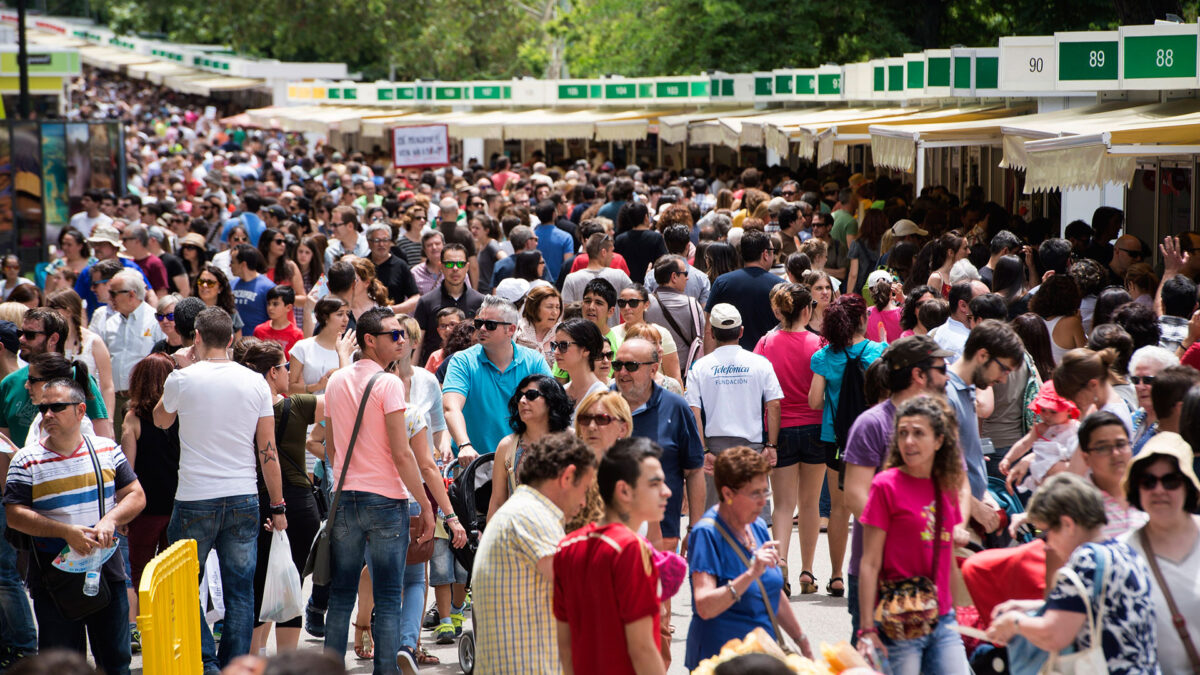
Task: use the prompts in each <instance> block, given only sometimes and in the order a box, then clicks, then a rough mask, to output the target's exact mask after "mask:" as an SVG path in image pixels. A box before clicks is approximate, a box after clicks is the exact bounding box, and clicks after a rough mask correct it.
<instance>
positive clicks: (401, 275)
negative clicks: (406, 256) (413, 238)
mask: <svg viewBox="0 0 1200 675" xmlns="http://www.w3.org/2000/svg"><path fill="white" fill-rule="evenodd" d="M375 278H377V279H379V283H381V284H383V285H384V287H385V288H387V290H388V295H389V296H391V298H392V302H397V303H399V302H404V301H405V300H407V299H409V298H411V297H412V296H414V295H419V294H420V291H419V290H418V289H417V282H416V280H415V279H413V275H412V268H410V267H409V266H408V263H406V262H404V261H403V260H401V259H400V258H397V257H396V256H394V255H393V256H391V257H389V258H388V259H387V260H384V261H383V262H382V263H380V264H378V265H376V266H375Z"/></svg>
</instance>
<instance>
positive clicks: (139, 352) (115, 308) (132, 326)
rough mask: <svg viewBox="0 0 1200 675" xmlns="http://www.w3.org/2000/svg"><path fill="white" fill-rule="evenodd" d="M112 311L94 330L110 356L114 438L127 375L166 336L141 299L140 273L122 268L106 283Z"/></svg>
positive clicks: (126, 399) (121, 417) (122, 411)
mask: <svg viewBox="0 0 1200 675" xmlns="http://www.w3.org/2000/svg"><path fill="white" fill-rule="evenodd" d="M108 295H109V298H110V302H109V305H110V309H111V311H110V312H109V313H108V315H107V316H106V318H105V320H104V323H103V324H101V325H95V324H93V326H92V330H93V331H95V332H96V333H97V334H98V335H99V336H100V339H102V340H103V341H104V345H105V346H106V347H108V352H109V354H111V355H112V378H113V390H114V392H115V395H116V397H115V399H114V403H115V405H114V406H113V410H112V419H113V426H114V430H115V431H116V433H117V438H120V437H121V425H122V422H124V418H125V406H126V404H128V402H129V376H130V374H131V373H132V372H133V367H134V366H135V365H137V363H138V361H141V360H142V359H144V358H146V355H148V354H149V353H150V352H151V350H153V349H154V344H155V343H156V342H158V341H159V340H162V339H163V338H165V337H166V335H164V334H163V332H162V329H161V328H160V327H159V325H158V321H157V320H156V319H155V317H154V309H153V308H152V307H150V305H147V304H146V303H145V302H143V299H144V298H145V296H146V287H145V286H144V285H143V284H142V276H141V275H140V274H138V273H137V272H134V271H133V270H121V271H120V272H118V273H117V275H116V276H115V277H113V278H112V281H110V282H108Z"/></svg>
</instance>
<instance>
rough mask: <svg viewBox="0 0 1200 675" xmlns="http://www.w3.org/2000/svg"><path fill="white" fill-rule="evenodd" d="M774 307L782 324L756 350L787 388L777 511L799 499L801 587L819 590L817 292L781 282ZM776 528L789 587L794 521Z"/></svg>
mask: <svg viewBox="0 0 1200 675" xmlns="http://www.w3.org/2000/svg"><path fill="white" fill-rule="evenodd" d="M771 309H772V310H773V311H774V312H775V318H777V319H779V329H778V330H773V331H771V332H770V333H767V334H766V335H764V336H763V337H762V338H760V339H759V341H758V344H757V345H756V346H755V347H754V353H755V354H761V355H763V356H765V357H767V360H768V361H770V362H771V365H772V366H774V367H775V375H776V376H777V377H778V378H779V385H780V386H781V387H782V388H783V405H782V407H781V410H780V420H779V427H780V428H779V448H778V459H777V461H776V462H775V467H774V468H773V469H772V470H771V486H772V488H773V493H774V496H775V503H774V510H775V513H786V514H791V513H794V512H795V511H796V504H797V502H799V505H800V569H801V570H802V571H801V572H800V577H799V579H798V581H799V584H800V592H801V593H805V594H807V593H816V592H817V578H816V577H815V576H813V573H812V571H811V570H812V568H813V556H814V555H815V554H816V550H817V535H818V534H819V533H820V513H819V509H818V502H819V501H820V499H821V483H822V481H823V479H824V478H825V446H824V445H823V444H822V443H821V412H820V411H819V410H813V409H812V408H811V407H809V405H808V393H809V389H810V388H811V387H812V380H813V371H812V357H813V355H814V354H816V353H817V351H819V350H820V349H821V347H822V346H823V345H824V343H823V341H822V339H821V337H820V336H819V335H817V334H816V333H813V332H812V331H810V330H808V322H809V320H810V319H811V318H812V313H813V296H812V292H811V291H810V290H809V288H808V286H805V285H804V284H779V285H778V286H776V287H775V288H773V289H771ZM771 529H772V534H773V536H772V538H773V539H775V540H777V541H778V542H779V549H778V552H779V560H780V565H782V568H783V570H782V571H783V583H784V588H789V587H790V585H791V584H790V578H789V577H788V573H787V569H788V548H789V546H788V544H789V542H790V540H791V538H792V537H791V531H792V521H791V519H789V518H786V517H777V518H775V522H774V524H773V525H772V528H771ZM789 590H790V588H789ZM788 595H790V592H789V593H788Z"/></svg>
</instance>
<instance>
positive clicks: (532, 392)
mask: <svg viewBox="0 0 1200 675" xmlns="http://www.w3.org/2000/svg"><path fill="white" fill-rule="evenodd" d="M542 396H544V394H542V392H540V391H538V390H537V389H526V390H525V391H523V392H521V393H519V394H517V398H523V399H525V400H526V401H536V400H538V399H539V398H541V397H542Z"/></svg>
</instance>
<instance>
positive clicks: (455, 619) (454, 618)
mask: <svg viewBox="0 0 1200 675" xmlns="http://www.w3.org/2000/svg"><path fill="white" fill-rule="evenodd" d="M450 624H451V625H453V626H454V636H455V637H458V636H459V635H462V627H463V611H462V610H461V609H459V610H458V611H457V612H456V611H454V610H453V609H451V611H450Z"/></svg>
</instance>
